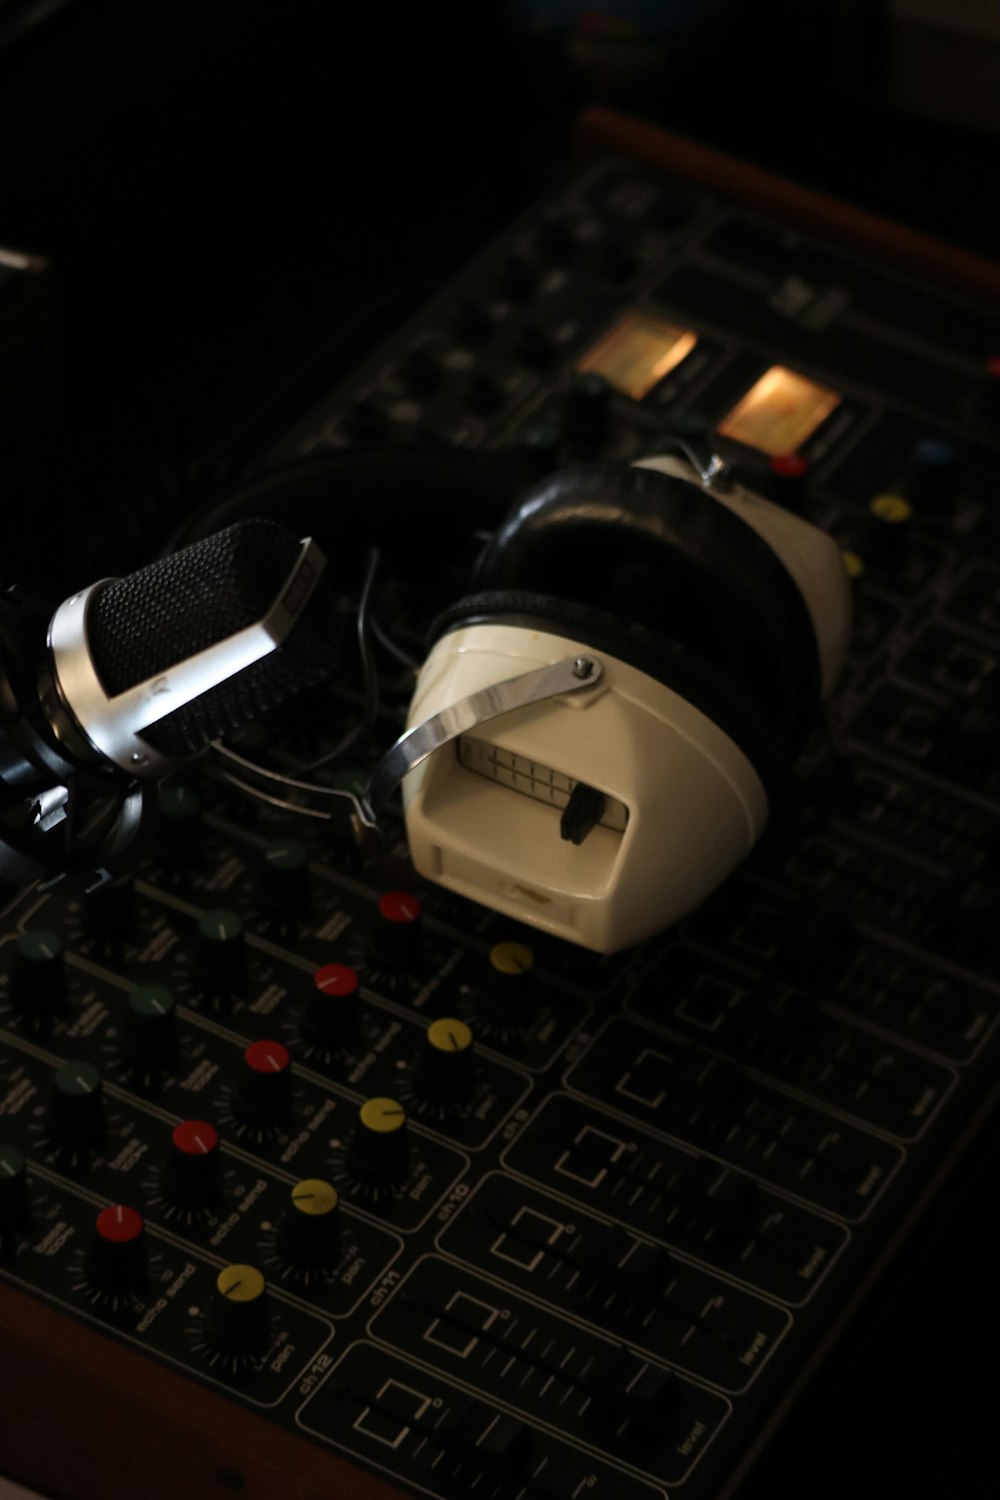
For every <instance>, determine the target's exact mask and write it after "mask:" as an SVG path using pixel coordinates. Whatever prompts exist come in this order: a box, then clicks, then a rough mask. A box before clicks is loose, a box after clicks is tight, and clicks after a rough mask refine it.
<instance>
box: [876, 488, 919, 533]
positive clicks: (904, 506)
mask: <svg viewBox="0 0 1000 1500" xmlns="http://www.w3.org/2000/svg"><path fill="white" fill-rule="evenodd" d="M868 509H869V510H870V511H871V513H872V515H873V516H874V517H875V518H876V520H879V521H887V522H888V523H889V524H890V525H891V526H902V525H904V524H905V523H906V522H907V521H910V520H912V519H913V507H912V505H911V504H910V502H909V500H907V499H905V498H904V497H903V496H902V495H876V496H875V498H874V500H872V502H871V504H870V505H869V507H868Z"/></svg>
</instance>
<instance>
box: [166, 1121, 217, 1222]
mask: <svg viewBox="0 0 1000 1500" xmlns="http://www.w3.org/2000/svg"><path fill="white" fill-rule="evenodd" d="M163 1192H164V1194H165V1196H166V1197H167V1198H168V1199H169V1200H170V1202H172V1203H177V1204H180V1205H181V1207H183V1208H205V1207H208V1206H209V1205H210V1204H213V1203H216V1202H218V1200H219V1198H220V1197H221V1196H222V1152H221V1149H220V1146H219V1132H218V1131H217V1130H216V1128H215V1126H214V1125H210V1124H209V1123H208V1121H207V1120H183V1121H182V1122H181V1124H180V1125H178V1126H177V1127H176V1128H175V1129H174V1132H173V1134H172V1136H171V1137H170V1149H169V1151H168V1153H167V1160H166V1164H165V1165H164V1168H163Z"/></svg>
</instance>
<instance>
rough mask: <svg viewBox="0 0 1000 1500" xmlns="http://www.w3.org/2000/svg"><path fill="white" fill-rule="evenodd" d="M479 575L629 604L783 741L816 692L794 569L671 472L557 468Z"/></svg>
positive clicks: (607, 605)
mask: <svg viewBox="0 0 1000 1500" xmlns="http://www.w3.org/2000/svg"><path fill="white" fill-rule="evenodd" d="M476 583H477V586H478V587H481V588H489V589H494V588H501V589H509V588H520V589H529V590H533V591H534V590H538V591H539V592H544V593H546V594H549V595H551V594H560V595H565V596H566V598H568V599H572V600H575V601H577V602H581V603H585V604H590V605H594V606H596V607H597V608H598V609H603V610H606V611H609V612H610V613H612V614H614V615H616V616H620V615H622V614H627V615H628V618H629V619H630V620H633V621H635V623H636V624H638V625H644V626H646V627H648V628H649V629H651V630H653V631H655V632H657V633H658V634H659V635H661V636H663V637H666V638H667V639H669V640H671V641H676V642H677V643H678V644H679V645H681V646H683V647H687V648H688V649H689V650H690V651H692V652H694V653H696V655H697V656H698V657H700V658H702V659H703V660H707V661H711V662H713V663H714V664H715V665H716V666H717V667H719V668H720V669H721V670H722V671H723V672H725V673H727V674H728V675H729V676H731V677H732V678H734V679H735V680H736V681H738V682H739V683H741V685H742V686H743V688H744V689H745V690H746V692H747V693H748V694H750V695H751V696H752V697H753V698H754V699H755V700H756V701H757V703H758V704H759V705H760V707H761V709H762V710H763V711H764V713H765V714H766V716H767V717H768V719H769V720H770V721H771V723H772V724H773V725H774V726H775V728H776V729H777V731H778V733H779V735H780V736H781V737H782V739H783V740H786V741H790V740H793V739H794V738H796V736H797V735H798V734H799V733H800V732H802V731H804V729H805V728H806V726H807V724H808V722H809V720H810V718H811V716H812V715H813V713H814V711H815V705H816V704H817V702H818V701H819V696H820V664H819V651H818V647H817V643H816V634H815V630H814V628H813V623H812V619H811V617H810V614H809V610H808V607H807V605H806V602H805V600H804V598H803V597H802V595H801V593H800V592H799V589H798V587H797V586H796V584H795V582H794V580H793V579H792V577H791V574H790V573H788V572H787V570H786V569H785V567H784V566H783V564H782V563H781V562H780V560H779V559H778V557H777V556H776V555H775V553H774V552H773V551H772V550H771V548H770V547H769V546H768V545H767V543H766V542H765V541H764V540H763V538H762V537H761V536H759V535H758V533H757V532H756V531H754V530H753V528H752V527H751V526H749V525H747V523H746V522H745V521H743V520H741V519H740V517H739V516H737V515H735V514H734V513H733V512H732V511H731V510H729V509H728V508H727V507H726V506H724V505H722V504H720V503H719V502H718V501H717V500H714V499H713V498H712V497H711V496H710V495H706V494H704V493H703V492H702V491H701V490H700V489H698V488H697V486H695V485H692V484H689V483H687V482H686V481H685V480H682V479H677V478H674V477H673V476H671V475H667V474H661V473H658V472H656V471H655V470H650V469H637V468H623V467H622V466H621V465H618V464H590V465H579V466H577V467H574V468H570V469H565V470H562V471H560V472H559V473H558V474H554V475H552V476H551V477H550V478H548V479H546V480H543V481H542V483H541V484H539V485H537V486H536V487H535V488H534V489H533V490H532V491H531V492H530V493H529V494H528V495H527V496H526V497H525V498H524V500H523V501H522V502H521V503H520V504H519V505H518V506H517V508H516V509H514V510H513V511H512V512H511V513H510V514H509V515H508V516H507V518H506V519H505V520H504V521H503V523H502V524H501V525H500V527H499V529H498V530H497V532H496V533H495V535H494V537H493V540H492V542H491V544H490V546H489V547H488V548H487V550H486V552H485V553H484V555H483V558H482V560H481V564H480V568H479V571H478V576H477V579H476Z"/></svg>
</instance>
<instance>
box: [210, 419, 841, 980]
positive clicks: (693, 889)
mask: <svg viewBox="0 0 1000 1500" xmlns="http://www.w3.org/2000/svg"><path fill="white" fill-rule="evenodd" d="M518 481H519V476H518V473H517V470H516V467H512V466H511V460H510V456H509V455H508V454H496V455H492V457H491V456H490V455H487V454H475V455H473V454H462V453H457V452H444V453H442V452H436V453H418V452H413V451H408V450H404V451H401V452H400V451H391V452H388V453H387V452H382V453H379V454H372V455H369V456H367V457H366V456H365V455H364V454H358V453H345V454H343V455H335V454H330V455H326V456H325V457H322V458H320V457H317V458H316V459H313V460H309V461H307V462H305V463H304V464H302V465H300V466H298V467H297V468H293V469H292V470H291V471H288V473H286V474H284V475H282V474H281V473H279V474H276V475H274V476H273V477H271V478H267V477H265V478H264V479H262V480H260V481H258V482H255V483H251V484H250V485H249V486H247V488H246V489H245V490H244V491H243V492H237V493H236V494H235V495H234V496H231V497H229V498H228V499H227V500H226V501H225V502H224V504H223V505H222V506H221V507H216V508H215V509H214V510H211V511H209V512H208V513H207V514H204V513H203V514H202V515H201V516H200V517H199V518H198V519H197V521H196V523H195V525H196V531H195V535H197V534H198V531H201V532H204V531H206V530H211V529H213V528H214V527H215V526H217V525H218V524H220V522H221V521H224V520H231V519H233V518H234V515H236V514H244V515H245V514H261V513H263V514H272V515H276V516H278V518H279V519H282V520H285V521H286V523H287V522H289V521H290V520H291V519H292V518H293V517H294V520H295V524H297V525H299V527H300V528H301V527H302V526H305V527H306V529H307V530H309V531H310V533H311V534H314V535H316V536H318V537H319V538H320V541H321V543H322V544H323V545H324V547H325V549H326V550H327V552H328V555H329V556H330V557H331V562H332V565H333V569H334V570H336V568H337V563H338V557H341V558H346V559H348V560H349V564H350V566H351V567H356V565H357V556H358V548H359V538H360V539H363V540H364V542H365V544H366V545H373V546H376V547H381V548H385V549H386V551H387V552H389V553H392V554H393V557H394V561H398V559H399V558H400V556H401V555H402V556H405V557H406V560H407V564H408V566H409V567H410V568H411V569H412V570H415V571H417V572H419V571H420V570H421V568H422V567H423V566H424V562H423V559H424V557H426V555H427V550H428V545H429V544H428V537H429V536H430V537H434V536H438V535H445V536H451V537H454V538H456V539H457V537H458V536H459V535H462V536H463V537H464V536H466V534H467V533H470V532H472V531H473V529H474V528H475V525H476V523H477V522H478V523H479V526H480V528H481V536H485V543H482V542H481V544H480V546H479V549H478V553H474V554H472V559H471V561H470V563H469V568H470V573H471V577H470V590H469V592H468V593H467V594H464V595H463V596H462V597H460V598H458V599H457V600H456V601H455V602H452V603H449V604H446V606H445V607H444V609H443V611H441V612H440V613H439V614H438V615H437V617H436V619H434V621H433V624H432V625H431V627H430V630H429V634H428V636H427V640H426V645H425V650H424V656H423V662H422V665H421V666H420V667H419V670H418V672H417V676H416V684H415V688H414V691H413V694H412V698H411V701H410V704H409V710H408V713H407V718H406V731H405V733H404V734H403V735H402V736H401V738H400V739H399V740H398V741H397V742H396V744H395V745H393V746H391V747H389V748H388V751H387V754H386V755H385V756H384V758H383V761H382V763H381V764H380V767H379V769H378V770H377V771H376V773H375V777H374V778H373V782H372V786H373V787H374V786H375V785H376V784H378V787H379V797H378V803H379V804H380V803H381V802H382V801H384V800H385V797H386V796H387V795H388V793H389V792H390V791H392V790H394V789H395V787H396V786H401V788H402V801H403V811H404V817H405V822H406V832H407V838H408V842H409V847H410V855H411V859H412V861H413V864H414V866H415V868H416V870H417V871H418V872H419V873H420V874H421V875H422V876H424V877H425V878H426V879H428V880H430V881H432V882H435V883H437V884H440V885H443V886H445V887H447V888H449V889H451V890H454V891H455V892H457V893H458V894H460V895H462V896H465V897H468V898H470V899H471V900H473V901H476V902H479V903H480V904H483V905H486V906H489V907H492V908H494V909H496V910H498V911H500V912H503V913H504V914H506V915H508V916H510V917H512V918H514V919H516V920H518V921H520V922H524V923H527V924H529V925H531V926H534V927H536V928H539V929H542V930H544V931H546V932H549V933H552V934H554V935H556V936H558V937H561V938H564V939H566V940H568V941H570V942H572V943H575V944H578V945H581V946H583V947H586V948H590V949H592V950H594V951H597V952H601V953H611V952H616V951H619V950H620V949H623V948H626V947H629V946H632V945H633V944H635V943H638V942H640V941H642V940H644V939H646V938H648V937H650V936H652V935H653V934H655V933H657V932H659V931H661V930H662V929H664V928H666V927H669V926H672V925H673V924H674V923H675V922H677V921H678V920H679V919H680V918H682V917H683V916H685V915H686V914H687V913H688V912H690V911H691V910H693V909H694V908H695V907H696V906H698V905H699V904H700V903H701V902H702V901H703V900H704V899H705V898H706V897H707V896H708V895H709V894H710V893H711V891H712V890H714V889H715V887H716V886H718V885H719V884H720V883H721V882H722V881H723V880H724V879H725V878H726V876H727V875H728V874H729V873H730V872H731V871H732V870H733V869H734V868H735V867H736V866H737V865H738V864H739V863H740V862H741V861H742V860H743V859H744V858H745V857H746V856H747V855H748V854H749V852H750V851H751V849H752V848H753V847H754V845H755V843H756V842H757V840H758V839H759V838H760V836H761V834H762V833H763V831H764V829H765V827H766V826H767V825H768V822H769V820H771V819H772V818H773V817H774V816H775V814H776V813H778V812H779V811H780V809H781V806H782V802H783V800H784V795H785V791H786V789H787V786H788V784H789V781H790V764H791V760H792V759H793V757H794V755H795V754H796V752H797V750H798V749H799V748H800V747H801V745H802V743H803V741H804V739H805V737H806V735H807V734H808V732H809V730H810V728H811V726H812V725H813V724H814V723H815V720H816V717H817V712H818V710H819V706H820V704H821V703H822V702H823V701H824V700H826V699H827V698H828V697H829V696H830V694H831V693H832V691H833V688H834V686H835V684H836V681H837V678H838V675H839V672H840V670H841V668H842V665H843V661H844V657H845V655H846V650H847V644H848V638H849V633H850V616H851V597H850V583H849V580H848V576H847V573H846V570H845V568H844V565H843V560H842V558H841V554H840V550H839V548H838V546H837V544H836V543H835V542H834V540H833V539H832V538H831V537H830V536H828V535H827V534H826V533H824V532H822V531H820V530H819V529H818V528H816V527H815V526H812V525H811V524H810V523H808V522H806V521H805V520H803V519H801V518H800V517H798V516H796V515H794V514H792V513H791V512H790V511H787V510H785V509H783V508H782V507H780V506H778V505H775V504H773V503H771V502H770V501H768V500H766V499H764V498H762V497H760V496H758V495H756V494H754V493H753V492H752V491H751V490H750V489H749V488H747V487H746V485H744V484H743V483H740V482H738V481H737V480H736V479H735V478H734V477H733V475H732V473H731V472H730V471H729V470H728V469H727V467H726V466H725V464H723V463H722V462H721V461H720V460H719V459H718V458H711V459H710V460H709V461H708V462H707V463H706V464H702V463H701V462H700V461H696V456H695V455H693V454H692V453H691V451H690V450H689V449H688V448H687V447H686V446H685V447H684V456H683V457H682V456H679V455H678V454H677V453H661V454H658V455H656V456H653V457H649V458H644V459H641V460H639V461H638V462H637V463H635V464H632V465H625V464H616V463H593V464H581V465H576V466H573V467H569V468H566V469H563V470H560V471H558V472H556V473H553V474H551V475H550V476H548V477H547V478H544V479H543V480H541V481H540V482H537V483H535V484H534V485H533V486H532V487H530V488H527V489H525V486H524V484H523V482H518ZM181 539H182V540H191V539H192V538H191V535H190V533H189V534H188V535H187V536H185V537H182V538H181ZM430 547H431V551H432V556H431V558H430V559H428V568H429V570H430V571H432V572H433V571H435V567H434V565H435V561H437V562H440V560H441V557H443V556H445V555H447V554H448V553H450V551H451V550H453V549H451V548H450V547H448V546H446V547H445V548H443V549H442V548H438V549H437V555H436V558H435V555H434V550H433V542H432V543H430ZM383 748H385V747H383ZM373 805H374V804H373Z"/></svg>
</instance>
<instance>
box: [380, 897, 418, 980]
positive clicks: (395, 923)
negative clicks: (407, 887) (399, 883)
mask: <svg viewBox="0 0 1000 1500" xmlns="http://www.w3.org/2000/svg"><path fill="white" fill-rule="evenodd" d="M422 941H423V909H422V907H421V905H420V901H419V900H418V898H417V897H416V896H414V895H413V894H412V892H410V891H386V892H385V893H384V894H383V895H382V896H380V897H379V901H378V905H377V907H376V910H375V918H374V921H373V923H372V928H371V934H370V937H369V951H370V952H371V955H372V957H373V958H374V959H375V961H376V962H378V963H383V964H393V965H396V964H398V965H400V966H403V965H406V964H409V963H412V962H413V961H414V959H416V958H417V957H419V954H420V949H421V944H422Z"/></svg>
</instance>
